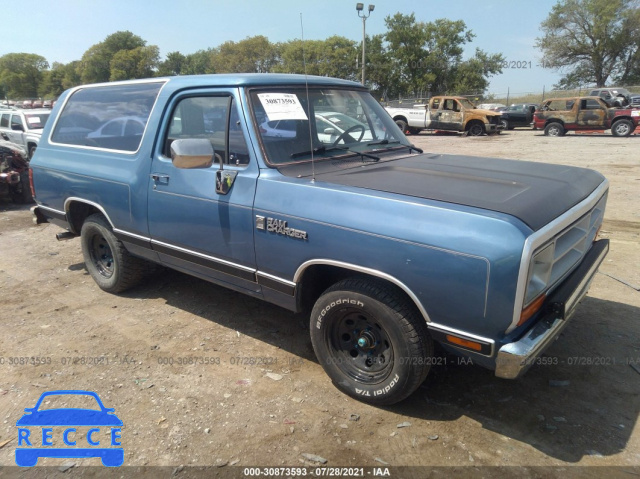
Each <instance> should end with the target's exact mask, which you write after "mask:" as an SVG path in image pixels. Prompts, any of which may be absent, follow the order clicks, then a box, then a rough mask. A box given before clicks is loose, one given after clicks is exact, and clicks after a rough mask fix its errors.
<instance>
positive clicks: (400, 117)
mask: <svg viewBox="0 0 640 479" xmlns="http://www.w3.org/2000/svg"><path fill="white" fill-rule="evenodd" d="M398 120H402V121H404V122H405V123H406V124H407V125H409V120H407V118H406V117H405V116H403V115H396V116H394V117H393V121H398Z"/></svg>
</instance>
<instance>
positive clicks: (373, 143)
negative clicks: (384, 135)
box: [367, 139, 400, 146]
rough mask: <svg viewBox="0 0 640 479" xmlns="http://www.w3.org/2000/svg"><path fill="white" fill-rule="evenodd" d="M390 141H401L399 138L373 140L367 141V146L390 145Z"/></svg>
mask: <svg viewBox="0 0 640 479" xmlns="http://www.w3.org/2000/svg"><path fill="white" fill-rule="evenodd" d="M390 143H400V142H399V141H398V140H391V141H389V140H387V139H384V140H378V141H372V142H371V143H367V146H373V145H388V144H390Z"/></svg>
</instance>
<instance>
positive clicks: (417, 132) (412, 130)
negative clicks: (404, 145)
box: [409, 127, 422, 135]
mask: <svg viewBox="0 0 640 479" xmlns="http://www.w3.org/2000/svg"><path fill="white" fill-rule="evenodd" d="M421 131H422V130H420V128H413V127H409V133H411V134H412V135H418V134H420V132H421Z"/></svg>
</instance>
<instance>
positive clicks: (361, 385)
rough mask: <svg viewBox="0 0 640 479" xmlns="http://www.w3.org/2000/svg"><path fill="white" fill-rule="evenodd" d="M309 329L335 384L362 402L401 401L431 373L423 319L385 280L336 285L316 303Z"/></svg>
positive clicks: (428, 339) (429, 343)
mask: <svg viewBox="0 0 640 479" xmlns="http://www.w3.org/2000/svg"><path fill="white" fill-rule="evenodd" d="M310 330H311V342H312V343H313V349H314V350H315V353H316V356H317V358H318V360H319V361H320V364H321V365H322V367H323V368H324V370H325V371H326V373H327V374H328V375H329V377H330V378H331V380H332V381H333V383H334V384H335V386H336V387H337V388H338V389H340V390H341V391H343V392H344V393H346V394H348V395H350V396H352V397H354V398H356V399H359V400H361V401H364V402H367V403H370V404H375V405H389V404H394V403H397V402H399V401H402V400H403V399H405V398H406V397H407V396H409V395H410V394H411V393H412V392H414V391H415V390H416V389H417V388H418V386H420V384H421V383H422V381H424V379H425V377H426V376H427V374H428V372H429V368H430V361H428V360H426V358H429V357H431V356H432V355H433V341H432V339H431V337H430V336H429V333H428V331H427V327H426V323H425V321H424V319H423V318H422V317H421V316H420V315H419V313H418V312H417V311H415V308H413V307H412V305H411V304H410V302H409V301H408V300H407V299H406V298H405V297H404V296H403V295H402V294H401V293H400V292H398V291H396V290H395V289H394V288H393V287H392V286H389V285H387V284H385V283H383V282H381V281H377V280H371V279H360V278H352V279H346V280H343V281H340V282H339V283H336V284H335V285H334V286H332V287H331V288H329V289H328V290H326V291H325V292H324V293H323V294H322V296H321V297H320V298H319V299H318V301H317V302H316V304H315V306H314V308H313V311H312V313H311V324H310Z"/></svg>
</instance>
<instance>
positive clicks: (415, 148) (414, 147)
mask: <svg viewBox="0 0 640 479" xmlns="http://www.w3.org/2000/svg"><path fill="white" fill-rule="evenodd" d="M407 148H409V153H411V150H415V151H417V152H418V153H424V151H423V150H422V148H418V147H417V146H413V145H407Z"/></svg>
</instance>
